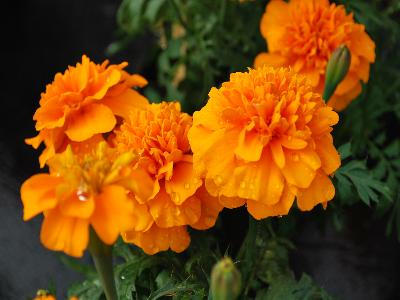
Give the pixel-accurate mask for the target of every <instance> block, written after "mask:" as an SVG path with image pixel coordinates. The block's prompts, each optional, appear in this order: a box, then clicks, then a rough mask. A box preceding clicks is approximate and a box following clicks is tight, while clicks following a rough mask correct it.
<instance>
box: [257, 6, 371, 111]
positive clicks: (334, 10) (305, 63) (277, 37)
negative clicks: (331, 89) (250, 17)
mask: <svg viewBox="0 0 400 300" xmlns="http://www.w3.org/2000/svg"><path fill="white" fill-rule="evenodd" d="M260 30H261V33H262V35H263V37H264V38H265V39H266V41H267V43H268V51H269V52H268V53H261V54H259V55H258V56H257V57H256V60H255V66H256V67H257V66H260V65H264V64H265V65H268V66H273V67H281V66H292V67H293V69H294V71H295V72H299V73H301V74H304V75H306V76H308V78H309V80H310V83H311V85H312V86H313V87H315V88H316V92H318V93H322V90H323V87H324V83H325V69H326V65H327V62H328V59H329V57H330V55H331V54H332V52H333V51H334V50H335V49H336V48H338V47H339V46H341V45H346V46H347V47H348V48H349V50H350V52H351V65H350V69H349V72H348V73H347V75H346V77H345V78H344V80H343V81H342V82H341V83H340V84H339V85H338V87H337V89H336V91H335V93H334V95H333V96H332V98H331V99H330V100H329V103H328V105H329V106H331V107H333V108H334V109H335V110H338V111H340V110H343V109H344V108H345V107H346V106H347V105H348V104H349V103H350V102H351V101H352V100H353V99H355V98H356V97H357V96H358V95H359V94H360V93H361V89H362V87H361V83H360V80H362V81H363V82H367V81H368V78H369V69H370V64H371V63H373V62H374V61H375V43H374V42H373V41H372V40H371V38H370V37H369V36H368V34H367V33H366V32H365V27H364V25H361V24H356V23H355V22H354V19H353V15H352V14H349V15H347V14H346V10H345V8H344V6H343V5H338V6H337V5H336V4H330V3H329V1H328V0H312V1H311V0H290V1H289V2H285V1H282V0H273V1H271V2H270V3H269V4H268V5H267V7H266V11H265V13H264V15H263V17H262V20H261V24H260Z"/></svg>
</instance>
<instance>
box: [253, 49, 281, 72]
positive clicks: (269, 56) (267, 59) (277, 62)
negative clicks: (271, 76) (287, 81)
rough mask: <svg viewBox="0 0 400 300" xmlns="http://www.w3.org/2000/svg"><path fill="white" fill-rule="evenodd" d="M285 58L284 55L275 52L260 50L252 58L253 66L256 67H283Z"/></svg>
mask: <svg viewBox="0 0 400 300" xmlns="http://www.w3.org/2000/svg"><path fill="white" fill-rule="evenodd" d="M286 64H287V60H286V58H285V57H284V56H281V55H279V54H275V53H267V52H262V53H260V54H258V55H257V56H256V59H255V60H254V67H256V68H258V67H261V66H263V65H267V66H271V67H275V68H278V67H283V66H286Z"/></svg>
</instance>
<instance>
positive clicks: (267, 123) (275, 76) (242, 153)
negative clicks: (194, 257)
mask: <svg viewBox="0 0 400 300" xmlns="http://www.w3.org/2000/svg"><path fill="white" fill-rule="evenodd" d="M209 97H210V98H209V100H208V103H207V104H206V105H205V106H204V107H203V108H202V109H201V110H200V111H199V112H195V113H194V116H193V127H192V128H191V129H190V131H189V141H190V145H191V146H192V151H193V160H194V161H193V163H194V168H195V170H196V172H197V173H203V174H204V175H205V178H206V179H205V185H206V188H207V190H208V192H209V193H210V194H212V195H213V196H219V197H220V202H221V203H222V204H223V205H224V206H225V207H228V208H234V207H237V206H240V205H243V204H245V203H246V204H247V209H248V211H249V212H250V214H251V215H252V216H254V217H255V218H257V219H261V218H265V217H268V216H278V215H285V214H287V213H288V211H289V209H290V207H291V206H292V204H293V201H294V198H295V197H297V206H298V207H299V208H300V209H301V210H311V209H312V208H313V207H314V206H315V205H317V204H318V203H322V204H323V205H324V206H325V205H326V203H327V201H329V200H331V199H332V198H333V196H334V194H335V189H334V186H333V185H332V183H331V180H330V179H329V177H328V175H330V174H332V173H333V172H334V171H335V170H336V169H337V168H338V167H339V165H340V158H339V155H338V153H337V151H336V149H335V147H334V145H333V142H332V136H331V133H330V132H331V131H332V128H331V126H332V125H334V124H336V123H337V122H338V115H337V113H335V112H334V111H332V108H330V107H327V106H326V105H325V103H324V102H323V100H322V99H321V96H320V95H319V94H316V93H314V92H313V91H312V87H311V86H310V85H308V81H307V80H306V78H305V77H303V76H300V75H296V74H295V73H294V72H293V71H292V70H290V69H284V68H281V69H274V68H271V67H266V66H263V67H260V68H257V69H254V70H253V69H250V70H249V71H248V72H246V73H234V74H231V77H230V81H229V82H225V83H223V84H222V87H221V88H220V89H216V88H212V89H211V91H210V93H209ZM227 197H233V198H227ZM238 197H239V198H238Z"/></svg>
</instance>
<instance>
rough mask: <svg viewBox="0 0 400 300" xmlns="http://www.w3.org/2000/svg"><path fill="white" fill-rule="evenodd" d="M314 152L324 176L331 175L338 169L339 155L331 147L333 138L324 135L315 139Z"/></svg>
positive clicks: (332, 146)
mask: <svg viewBox="0 0 400 300" xmlns="http://www.w3.org/2000/svg"><path fill="white" fill-rule="evenodd" d="M315 145H316V148H315V151H317V153H318V156H319V158H320V159H321V162H322V164H321V167H322V170H323V171H324V172H325V174H328V175H329V174H332V173H333V172H335V171H336V170H337V169H338V168H339V167H340V155H339V153H338V152H337V150H336V148H335V146H334V145H333V138H332V136H331V135H330V134H325V135H323V136H321V137H319V138H317V139H315Z"/></svg>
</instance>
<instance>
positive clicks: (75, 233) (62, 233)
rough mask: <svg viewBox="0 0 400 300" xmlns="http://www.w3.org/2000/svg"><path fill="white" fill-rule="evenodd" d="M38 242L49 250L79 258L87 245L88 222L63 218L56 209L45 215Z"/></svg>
mask: <svg viewBox="0 0 400 300" xmlns="http://www.w3.org/2000/svg"><path fill="white" fill-rule="evenodd" d="M40 240H41V241H42V243H43V245H44V246H45V247H46V248H48V249H50V250H53V251H64V252H65V253H66V254H68V255H71V256H75V257H81V256H82V255H83V252H84V251H85V249H86V247H87V245H88V243H89V222H88V220H85V219H79V218H74V217H66V216H63V215H62V214H61V212H60V211H59V210H58V209H53V210H51V211H49V212H48V213H47V214H46V215H45V218H44V221H43V224H42V230H41V232H40Z"/></svg>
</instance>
